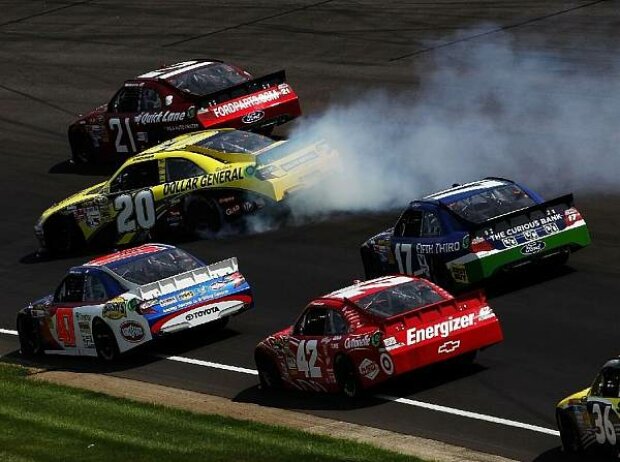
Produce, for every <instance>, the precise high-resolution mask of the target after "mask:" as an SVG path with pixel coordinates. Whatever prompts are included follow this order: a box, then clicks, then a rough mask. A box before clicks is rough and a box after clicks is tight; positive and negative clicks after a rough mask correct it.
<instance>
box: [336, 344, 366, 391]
mask: <svg viewBox="0 0 620 462" xmlns="http://www.w3.org/2000/svg"><path fill="white" fill-rule="evenodd" d="M334 373H335V375H336V382H337V383H338V386H339V387H340V392H341V393H342V394H343V395H345V396H346V397H347V398H349V399H355V398H358V397H359V396H360V395H361V394H362V391H363V390H362V384H361V383H360V380H359V378H358V377H357V373H356V371H355V366H353V363H352V362H351V360H350V359H349V358H348V357H346V356H342V355H341V356H338V357H337V358H336V360H335V363H334Z"/></svg>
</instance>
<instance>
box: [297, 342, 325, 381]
mask: <svg viewBox="0 0 620 462" xmlns="http://www.w3.org/2000/svg"><path fill="white" fill-rule="evenodd" d="M316 343H317V341H316V340H308V341H307V342H306V341H305V340H301V341H300V342H299V346H298V347H297V370H298V371H299V372H305V373H306V377H321V368H320V367H317V366H315V364H316V358H317V356H318V351H317V349H316ZM308 355H310V359H308Z"/></svg>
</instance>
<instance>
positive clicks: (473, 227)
mask: <svg viewBox="0 0 620 462" xmlns="http://www.w3.org/2000/svg"><path fill="white" fill-rule="evenodd" d="M560 204H562V205H566V208H570V207H572V206H573V205H574V204H575V200H574V198H573V195H572V194H566V195H564V196H560V197H556V198H555V199H551V200H548V201H546V202H542V203H540V204H535V205H532V206H531V207H527V208H525V209H519V210H515V211H514V212H510V213H505V214H503V215H499V216H497V217H495V218H491V219H490V220H486V221H483V222H482V223H475V222H473V221H469V220H466V219H465V218H463V217H461V216H459V215H457V214H456V213H454V212H453V211H452V210H450V208H448V207H447V206H446V205H444V204H442V206H443V208H444V209H445V210H447V211H448V212H449V213H450V214H451V215H452V216H453V217H454V218H455V219H456V220H458V221H459V222H461V223H463V224H464V225H465V226H466V227H467V229H469V230H470V231H471V233H472V234H475V233H476V232H477V231H480V230H482V229H488V228H495V226H496V225H497V224H498V223H505V222H507V223H508V224H509V227H510V226H512V225H511V223H510V221H511V220H512V219H514V218H516V217H521V216H524V215H525V216H527V218H528V220H530V221H531V220H532V219H533V218H532V214H534V213H535V212H544V211H546V210H547V209H549V208H551V207H553V206H555V205H560Z"/></svg>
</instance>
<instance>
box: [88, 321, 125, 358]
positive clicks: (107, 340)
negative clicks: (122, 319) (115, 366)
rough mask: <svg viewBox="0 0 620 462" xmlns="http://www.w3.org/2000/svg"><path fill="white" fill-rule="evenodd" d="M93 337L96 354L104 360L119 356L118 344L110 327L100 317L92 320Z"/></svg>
mask: <svg viewBox="0 0 620 462" xmlns="http://www.w3.org/2000/svg"><path fill="white" fill-rule="evenodd" d="M93 337H94V339H95V349H96V350H97V356H99V358H101V359H103V360H104V361H114V360H115V359H117V358H118V357H119V356H120V351H119V349H118V344H117V343H116V338H115V337H114V333H113V332H112V329H110V328H109V327H108V325H107V324H105V323H104V322H103V321H101V320H100V319H96V320H95V321H94V322H93Z"/></svg>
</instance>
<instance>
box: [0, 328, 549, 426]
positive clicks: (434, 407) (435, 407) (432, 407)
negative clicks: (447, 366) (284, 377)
mask: <svg viewBox="0 0 620 462" xmlns="http://www.w3.org/2000/svg"><path fill="white" fill-rule="evenodd" d="M0 334H6V335H17V331H15V330H8V329H0ZM157 356H158V357H159V358H162V359H167V360H168V361H175V362H179V363H185V364H192V365H194V366H201V367H211V368H214V369H221V370H225V371H231V372H239V373H241V374H248V375H258V371H256V370H254V369H248V368H245V367H237V366H229V365H228V364H220V363H214V362H211V361H203V360H200V359H194V358H186V357H184V356H165V355H157ZM375 397H376V398H379V399H383V400H385V401H392V402H395V403H400V404H407V405H408V406H414V407H419V408H422V409H427V410H429V411H435V412H442V413H444V414H451V415H456V416H459V417H465V418H468V419H474V420H481V421H483V422H489V423H494V424H498V425H504V426H507V427H515V428H521V429H523V430H530V431H533V432H538V433H544V434H546V435H552V436H560V432H559V431H557V430H553V429H551V428H545V427H539V426H538V425H531V424H527V423H523V422H517V421H515V420H509V419H504V418H502V417H495V416H492V415H486V414H480V413H478V412H472V411H464V410H462V409H456V408H452V407H448V406H441V405H439V404H432V403H425V402H423V401H416V400H413V399H409V398H399V397H396V396H389V395H375Z"/></svg>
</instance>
